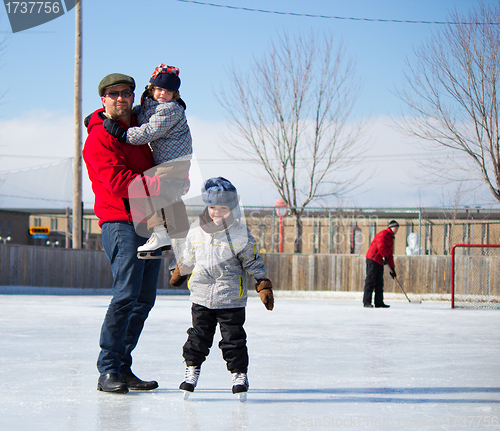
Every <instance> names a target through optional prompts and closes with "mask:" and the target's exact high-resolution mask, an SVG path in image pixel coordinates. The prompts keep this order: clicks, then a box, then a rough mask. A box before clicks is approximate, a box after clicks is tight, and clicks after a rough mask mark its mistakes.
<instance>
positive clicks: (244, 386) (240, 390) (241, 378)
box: [232, 373, 250, 403]
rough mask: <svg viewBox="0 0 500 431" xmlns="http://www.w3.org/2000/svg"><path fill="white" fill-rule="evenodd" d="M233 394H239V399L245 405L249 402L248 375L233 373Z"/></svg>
mask: <svg viewBox="0 0 500 431" xmlns="http://www.w3.org/2000/svg"><path fill="white" fill-rule="evenodd" d="M232 376H233V394H238V399H239V400H240V401H241V402H242V403H244V402H245V401H246V400H247V392H248V388H249V387H250V385H249V384H248V377H247V373H233V374H232Z"/></svg>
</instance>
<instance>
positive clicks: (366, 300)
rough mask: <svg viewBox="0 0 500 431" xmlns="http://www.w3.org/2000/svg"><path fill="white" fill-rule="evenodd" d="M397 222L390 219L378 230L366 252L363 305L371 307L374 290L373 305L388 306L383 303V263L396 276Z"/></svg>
mask: <svg viewBox="0 0 500 431" xmlns="http://www.w3.org/2000/svg"><path fill="white" fill-rule="evenodd" d="M398 229H399V223H398V222H397V221H396V220H391V221H390V222H389V224H388V226H387V229H384V230H383V231H381V232H379V233H378V234H377V235H375V238H373V241H372V243H371V244H370V248H368V252H367V253H366V280H365V289H364V295H363V305H364V306H365V307H367V308H372V307H373V305H372V293H373V291H374V290H375V307H377V308H389V307H390V305H387V304H385V303H384V265H389V268H390V269H391V271H390V273H389V274H390V276H391V277H392V278H395V277H396V270H395V268H394V257H393V254H394V236H395V235H396V233H397V232H398Z"/></svg>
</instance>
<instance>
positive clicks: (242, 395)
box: [238, 392, 247, 403]
mask: <svg viewBox="0 0 500 431" xmlns="http://www.w3.org/2000/svg"><path fill="white" fill-rule="evenodd" d="M238 399H239V400H240V403H244V402H246V400H247V393H246V392H240V393H239V394H238Z"/></svg>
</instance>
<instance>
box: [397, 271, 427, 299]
mask: <svg viewBox="0 0 500 431" xmlns="http://www.w3.org/2000/svg"><path fill="white" fill-rule="evenodd" d="M394 280H396V281H397V282H398V284H399V287H400V288H401V290H402V291H403V293H404V294H405V296H406V299H407V300H408V302H409V303H411V301H410V298H408V295H407V294H406V292H405V290H404V289H403V286H401V283H400V282H399V280H398V277H394ZM413 303H414V304H421V303H422V301H418V302H416V301H415V302H413Z"/></svg>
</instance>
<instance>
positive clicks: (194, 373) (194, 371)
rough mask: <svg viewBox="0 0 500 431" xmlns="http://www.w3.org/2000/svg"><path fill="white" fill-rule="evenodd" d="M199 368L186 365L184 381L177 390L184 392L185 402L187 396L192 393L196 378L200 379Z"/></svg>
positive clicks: (198, 366)
mask: <svg viewBox="0 0 500 431" xmlns="http://www.w3.org/2000/svg"><path fill="white" fill-rule="evenodd" d="M200 370H201V366H200V365H197V366H194V365H188V366H186V372H185V374H184V381H183V382H182V383H181V384H180V386H179V389H180V390H181V391H184V399H185V400H187V399H188V398H189V395H191V394H192V393H193V392H194V388H196V384H197V383H198V378H199V377H200Z"/></svg>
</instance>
